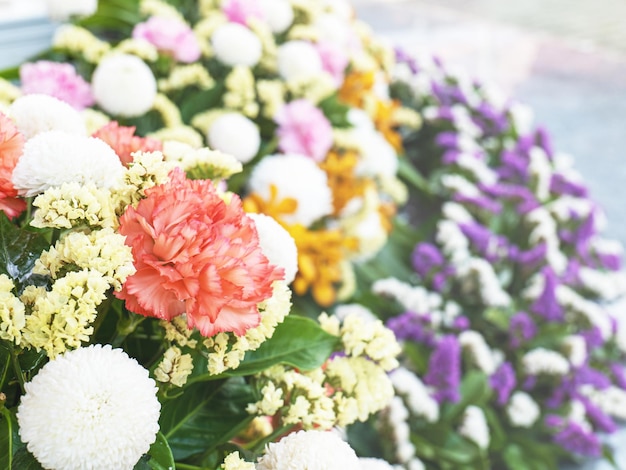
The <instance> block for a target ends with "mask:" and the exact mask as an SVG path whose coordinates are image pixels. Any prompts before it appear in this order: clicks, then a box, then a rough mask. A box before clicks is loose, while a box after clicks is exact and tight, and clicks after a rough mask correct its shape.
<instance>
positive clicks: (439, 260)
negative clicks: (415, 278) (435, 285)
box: [411, 243, 445, 277]
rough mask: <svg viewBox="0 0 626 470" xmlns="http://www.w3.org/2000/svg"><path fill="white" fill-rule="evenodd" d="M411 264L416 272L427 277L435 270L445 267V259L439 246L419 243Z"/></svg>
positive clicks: (412, 255)
mask: <svg viewBox="0 0 626 470" xmlns="http://www.w3.org/2000/svg"><path fill="white" fill-rule="evenodd" d="M411 262H412V264H413V269H415V272H416V273H417V274H419V275H420V276H422V277H426V276H428V275H429V274H431V273H432V271H433V270H435V269H438V268H440V267H442V266H443V264H444V262H445V258H444V257H443V255H442V254H441V251H439V248H437V246H435V245H433V244H432V243H418V244H417V245H416V246H415V249H414V250H413V253H412V254H411Z"/></svg>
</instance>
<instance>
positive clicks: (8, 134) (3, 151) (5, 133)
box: [0, 113, 26, 219]
mask: <svg viewBox="0 0 626 470" xmlns="http://www.w3.org/2000/svg"><path fill="white" fill-rule="evenodd" d="M24 141H25V139H24V136H23V135H22V134H20V133H19V131H18V130H17V127H16V126H15V124H14V123H13V121H11V119H9V117H8V116H5V115H4V114H2V113H0V211H2V212H4V213H5V214H6V215H7V217H9V218H10V219H12V218H13V217H16V216H18V215H20V214H21V213H22V212H23V211H24V209H26V201H24V199H22V198H19V197H17V190H16V189H15V187H13V183H12V182H11V176H12V175H13V169H14V168H15V165H16V164H17V161H18V160H19V158H20V156H21V155H22V149H23V147H24Z"/></svg>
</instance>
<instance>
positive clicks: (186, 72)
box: [159, 63, 215, 93]
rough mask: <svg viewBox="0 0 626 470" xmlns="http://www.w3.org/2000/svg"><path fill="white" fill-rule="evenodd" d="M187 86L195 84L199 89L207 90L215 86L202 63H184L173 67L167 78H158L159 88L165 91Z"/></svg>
mask: <svg viewBox="0 0 626 470" xmlns="http://www.w3.org/2000/svg"><path fill="white" fill-rule="evenodd" d="M188 86H196V87H198V88H199V89H201V90H208V89H209V88H212V87H213V86H215V80H213V78H212V77H211V75H210V74H209V72H208V71H207V69H206V68H204V67H203V66H202V64H199V63H195V64H186V65H177V66H176V67H174V68H173V69H172V70H171V72H170V74H169V76H168V77H167V78H161V79H160V80H159V90H160V91H162V92H164V93H166V92H168V91H173V90H182V89H183V88H186V87H188Z"/></svg>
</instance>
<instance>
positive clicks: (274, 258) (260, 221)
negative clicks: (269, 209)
mask: <svg viewBox="0 0 626 470" xmlns="http://www.w3.org/2000/svg"><path fill="white" fill-rule="evenodd" d="M248 216H249V217H250V218H251V219H252V220H254V224H255V225H256V230H257V232H258V234H259V242H260V243H261V249H262V250H263V254H264V255H265V256H266V257H267V259H268V260H269V262H270V263H271V264H275V265H276V266H280V267H281V268H283V269H284V270H285V282H286V283H287V284H291V283H292V282H293V280H294V279H295V278H296V273H297V272H298V248H297V247H296V242H295V241H294V239H293V237H292V236H291V235H290V234H289V232H287V230H285V229H284V228H283V227H282V226H281V225H280V224H279V223H278V222H276V220H275V219H274V218H273V217H270V216H269V215H265V214H254V213H252V214H248Z"/></svg>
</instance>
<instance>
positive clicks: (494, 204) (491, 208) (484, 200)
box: [454, 194, 502, 214]
mask: <svg viewBox="0 0 626 470" xmlns="http://www.w3.org/2000/svg"><path fill="white" fill-rule="evenodd" d="M454 200H455V201H456V202H458V203H461V204H470V205H473V206H476V207H477V208H479V209H483V210H486V211H487V212H491V213H492V214H499V213H500V212H502V204H500V203H499V202H498V201H494V200H493V199H489V198H488V197H486V196H466V195H464V194H455V195H454Z"/></svg>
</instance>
